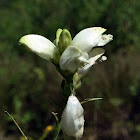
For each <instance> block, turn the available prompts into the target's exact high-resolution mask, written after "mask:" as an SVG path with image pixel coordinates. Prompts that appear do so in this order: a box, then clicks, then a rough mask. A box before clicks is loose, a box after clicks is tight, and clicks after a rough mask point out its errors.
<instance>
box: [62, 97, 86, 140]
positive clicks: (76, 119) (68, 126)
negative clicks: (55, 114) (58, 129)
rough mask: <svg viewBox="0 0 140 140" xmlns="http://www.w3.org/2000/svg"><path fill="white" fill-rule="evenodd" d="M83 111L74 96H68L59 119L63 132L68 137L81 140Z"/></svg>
mask: <svg viewBox="0 0 140 140" xmlns="http://www.w3.org/2000/svg"><path fill="white" fill-rule="evenodd" d="M83 113H84V109H83V107H82V105H81V104H80V102H79V100H78V99H77V97H76V96H73V95H72V96H69V98H68V101H67V104H66V107H65V109H64V111H63V114H62V118H61V125H62V130H63V132H64V133H65V134H66V135H67V136H69V137H75V138H76V140H79V139H81V137H82V136H83V131H84V115H83Z"/></svg>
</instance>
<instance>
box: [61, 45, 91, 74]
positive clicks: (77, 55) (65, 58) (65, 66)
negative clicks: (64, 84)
mask: <svg viewBox="0 0 140 140" xmlns="http://www.w3.org/2000/svg"><path fill="white" fill-rule="evenodd" d="M87 59H88V54H87V53H85V52H84V53H83V52H82V51H81V50H79V49H78V48H76V47H74V46H69V47H67V49H66V50H65V51H64V52H63V54H62V55H61V57H60V61H59V65H60V68H61V69H62V70H68V71H70V72H74V71H75V70H76V69H78V67H80V66H81V65H85V63H87Z"/></svg>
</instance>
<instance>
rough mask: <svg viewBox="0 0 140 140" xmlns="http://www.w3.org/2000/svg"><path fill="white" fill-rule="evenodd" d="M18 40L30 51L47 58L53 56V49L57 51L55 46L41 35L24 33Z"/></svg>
mask: <svg viewBox="0 0 140 140" xmlns="http://www.w3.org/2000/svg"><path fill="white" fill-rule="evenodd" d="M19 42H20V43H21V44H23V45H25V46H26V47H27V48H29V49H30V50H31V51H32V52H34V53H36V54H37V55H39V56H40V57H42V58H44V59H47V60H50V58H53V56H54V54H55V51H57V48H56V46H55V45H54V44H53V43H52V42H51V41H50V40H48V39H47V38H45V37H43V36H41V35H35V34H30V35H25V36H23V37H22V38H21V39H20V41H19Z"/></svg>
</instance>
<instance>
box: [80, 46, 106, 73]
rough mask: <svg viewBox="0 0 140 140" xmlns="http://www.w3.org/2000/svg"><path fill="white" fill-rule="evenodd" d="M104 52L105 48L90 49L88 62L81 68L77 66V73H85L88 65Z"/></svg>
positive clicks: (92, 63)
mask: <svg viewBox="0 0 140 140" xmlns="http://www.w3.org/2000/svg"><path fill="white" fill-rule="evenodd" d="M104 53H105V50H104V49H102V48H94V49H92V51H90V52H89V57H90V59H89V60H88V64H87V65H85V66H84V67H82V68H79V69H78V73H79V74H82V75H83V76H84V75H86V74H87V72H88V71H89V69H90V67H91V66H92V65H94V64H95V63H96V60H97V59H99V58H100V57H101V56H102V55H103V54H104Z"/></svg>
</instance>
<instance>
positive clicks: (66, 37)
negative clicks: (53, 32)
mask: <svg viewBox="0 0 140 140" xmlns="http://www.w3.org/2000/svg"><path fill="white" fill-rule="evenodd" d="M71 41H72V38H71V34H70V32H69V31H68V30H67V29H63V31H62V32H61V34H60V37H59V42H58V49H59V51H60V53H63V52H64V50H65V49H66V48H67V47H68V46H69V45H70V44H71Z"/></svg>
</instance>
